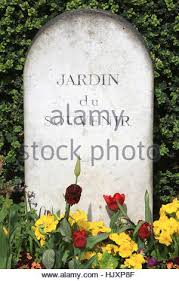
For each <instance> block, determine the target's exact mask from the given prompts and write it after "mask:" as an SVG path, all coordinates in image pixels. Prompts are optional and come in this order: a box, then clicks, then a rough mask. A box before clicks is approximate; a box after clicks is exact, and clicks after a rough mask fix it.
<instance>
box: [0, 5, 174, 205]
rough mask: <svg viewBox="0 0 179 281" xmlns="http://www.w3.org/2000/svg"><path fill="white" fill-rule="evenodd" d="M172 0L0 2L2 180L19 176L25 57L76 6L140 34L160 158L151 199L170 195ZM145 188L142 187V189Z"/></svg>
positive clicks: (172, 80) (0, 151) (172, 112)
mask: <svg viewBox="0 0 179 281" xmlns="http://www.w3.org/2000/svg"><path fill="white" fill-rule="evenodd" d="M177 2H178V1H177V0H176V1H175V0H153V1H152V0H104V1H102V0H98V1H97V0H89V1H83V0H73V1H72V0H50V1H48V0H36V1H35V0H28V1H21V0H9V1H8V0H0V39H1V41H0V97H1V98H0V100H1V103H0V155H3V156H4V157H5V164H4V170H3V180H4V181H8V180H11V179H12V178H13V179H15V180H18V179H23V171H24V167H23V163H22V162H21V161H20V160H19V157H18V154H19V149H20V147H21V146H22V144H23V89H22V72H23V66H24V61H25V55H26V52H27V49H28V47H29V46H30V45H31V41H32V39H33V37H34V35H35V34H36V33H37V31H38V30H39V28H40V27H41V26H43V25H44V24H45V23H46V22H47V21H49V20H50V19H51V18H53V17H55V16H56V15H58V14H59V13H62V12H64V11H66V10H71V9H77V8H82V7H91V8H100V9H105V10H111V11H112V12H115V13H117V14H120V15H122V16H123V17H124V18H126V19H128V20H129V21H130V22H131V23H132V24H133V25H134V26H136V28H137V29H138V30H139V31H140V33H141V34H142V35H143V37H144V40H145V42H146V45H147V46H148V49H149V50H150V53H151V57H152V60H153V63H154V69H155V128H154V141H155V143H157V144H159V145H160V154H161V160H160V161H159V162H157V163H156V164H155V167H154V168H155V169H154V195H155V199H156V200H155V201H156V202H158V203H159V204H160V203H161V202H168V201H169V200H170V199H171V196H176V194H177V186H178V182H179V174H178V173H177V169H178V164H177V151H178V149H179V140H178V136H179V121H177V114H178V111H179V107H177V102H178V101H177V98H178V92H179V90H178V89H177V82H178V78H177V67H178V64H179V58H178V57H177V48H178V45H179V41H178V40H177V31H179V16H178V15H177V14H178V10H179V7H178V5H177ZM144 188H145V187H144Z"/></svg>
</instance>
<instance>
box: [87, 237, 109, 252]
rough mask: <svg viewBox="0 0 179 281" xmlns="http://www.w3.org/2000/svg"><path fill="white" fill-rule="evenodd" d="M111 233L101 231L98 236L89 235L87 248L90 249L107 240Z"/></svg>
mask: <svg viewBox="0 0 179 281" xmlns="http://www.w3.org/2000/svg"><path fill="white" fill-rule="evenodd" d="M108 236H109V234H108V233H101V234H98V235H96V236H89V237H88V238H87V244H86V248H88V249H90V250H91V249H93V247H94V246H95V245H96V244H98V243H99V242H101V241H103V240H106V239H107V238H108Z"/></svg>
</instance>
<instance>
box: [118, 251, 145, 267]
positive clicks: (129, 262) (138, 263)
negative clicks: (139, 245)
mask: <svg viewBox="0 0 179 281" xmlns="http://www.w3.org/2000/svg"><path fill="white" fill-rule="evenodd" d="M143 263H145V259H144V257H143V256H142V255H141V254H135V253H134V254H132V255H131V256H130V258H128V259H126V260H125V262H124V264H123V265H121V268H133V269H134V268H135V269H141V268H142V264H143Z"/></svg>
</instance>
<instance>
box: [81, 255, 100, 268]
mask: <svg viewBox="0 0 179 281" xmlns="http://www.w3.org/2000/svg"><path fill="white" fill-rule="evenodd" d="M96 259H97V257H96V256H93V257H91V258H90V259H89V260H88V261H87V262H86V263H84V264H82V265H81V267H80V269H90V268H92V264H93V263H94V262H95V261H96Z"/></svg>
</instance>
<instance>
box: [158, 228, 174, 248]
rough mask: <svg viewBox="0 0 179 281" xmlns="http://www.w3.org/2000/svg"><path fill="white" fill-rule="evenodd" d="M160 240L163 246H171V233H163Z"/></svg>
mask: <svg viewBox="0 0 179 281" xmlns="http://www.w3.org/2000/svg"><path fill="white" fill-rule="evenodd" d="M158 240H159V242H160V243H161V244H164V245H166V246H169V245H170V244H171V243H172V238H171V235H170V232H169V231H162V232H161V234H160V236H159V237H158Z"/></svg>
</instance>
